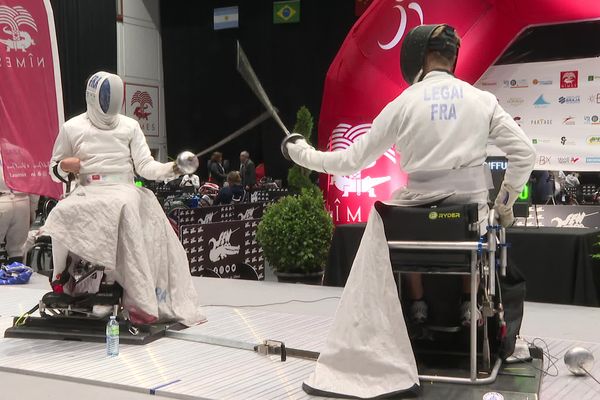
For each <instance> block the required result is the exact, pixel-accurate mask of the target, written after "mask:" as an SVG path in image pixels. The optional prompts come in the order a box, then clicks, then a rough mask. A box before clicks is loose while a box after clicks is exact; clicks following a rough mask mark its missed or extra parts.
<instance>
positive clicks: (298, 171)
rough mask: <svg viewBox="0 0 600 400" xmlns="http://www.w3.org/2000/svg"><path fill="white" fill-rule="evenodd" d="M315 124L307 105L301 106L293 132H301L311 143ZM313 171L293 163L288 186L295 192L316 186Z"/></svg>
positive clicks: (289, 172) (289, 171)
mask: <svg viewBox="0 0 600 400" xmlns="http://www.w3.org/2000/svg"><path fill="white" fill-rule="evenodd" d="M313 126H314V122H313V117H312V115H311V113H310V111H309V110H308V108H306V107H305V106H302V107H300V109H299V110H298V112H297V113H296V125H294V130H293V132H295V133H299V134H301V135H302V136H304V139H305V140H306V141H307V142H308V144H311V136H312V130H313ZM311 173H312V171H311V170H309V169H306V168H304V167H301V166H300V165H297V164H294V165H292V167H291V168H290V169H289V170H288V177H287V182H288V188H289V189H290V190H291V191H292V192H294V193H300V191H301V190H302V188H305V187H314V186H315V184H314V183H313V181H312V180H311V177H310V175H311Z"/></svg>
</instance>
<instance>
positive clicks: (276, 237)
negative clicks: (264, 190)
mask: <svg viewBox="0 0 600 400" xmlns="http://www.w3.org/2000/svg"><path fill="white" fill-rule="evenodd" d="M332 234H333V222H332V220H331V216H330V215H329V213H328V212H327V211H326V210H325V206H324V201H323V194H322V193H321V191H320V190H319V189H318V188H317V187H316V186H314V185H313V187H312V188H304V189H302V191H301V193H300V194H299V195H297V196H286V197H284V198H282V199H281V200H279V201H278V202H276V203H274V204H272V205H270V206H269V207H268V208H267V210H266V211H265V214H264V215H263V217H262V220H261V222H260V224H259V225H258V232H257V234H256V238H257V240H258V242H259V243H260V245H261V246H262V248H263V251H264V254H265V257H266V259H267V261H269V264H270V265H271V267H272V268H273V269H274V270H275V271H276V272H288V273H306V274H308V273H312V272H318V271H322V270H323V268H324V267H325V263H326V261H327V255H328V252H329V246H330V244H331V236H332Z"/></svg>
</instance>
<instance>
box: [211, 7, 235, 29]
mask: <svg viewBox="0 0 600 400" xmlns="http://www.w3.org/2000/svg"><path fill="white" fill-rule="evenodd" d="M238 22H239V18H238V7H237V6H234V7H222V8H215V9H214V12H213V23H214V27H215V31H217V30H219V29H230V28H237V27H238Z"/></svg>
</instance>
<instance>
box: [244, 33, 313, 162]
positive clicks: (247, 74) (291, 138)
mask: <svg viewBox="0 0 600 400" xmlns="http://www.w3.org/2000/svg"><path fill="white" fill-rule="evenodd" d="M237 70H238V72H239V73H240V75H241V76H242V78H244V80H245V81H246V83H247V84H248V86H250V89H251V90H252V92H254V94H255V95H256V97H257V98H258V100H260V102H261V103H262V104H263V105H264V106H265V108H266V109H267V111H268V112H269V114H270V115H271V117H273V119H274V120H275V122H277V125H279V127H280V128H281V130H282V131H283V133H285V138H284V139H283V141H282V142H281V152H282V153H283V156H284V157H285V158H286V159H287V160H290V156H289V154H288V152H287V147H286V145H287V144H288V143H294V142H296V141H297V140H299V139H304V136H302V135H301V134H299V133H290V131H289V130H288V129H287V128H286V127H285V125H284V124H283V122H282V121H281V118H279V114H278V113H277V109H276V108H275V107H273V104H271V100H269V96H267V93H266V92H265V90H264V89H263V87H262V85H261V84H260V81H259V80H258V77H257V76H256V74H255V73H254V69H252V65H250V61H248V57H246V53H245V52H244V49H242V45H240V42H239V41H238V42H237Z"/></svg>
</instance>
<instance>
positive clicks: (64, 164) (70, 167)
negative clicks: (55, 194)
mask: <svg viewBox="0 0 600 400" xmlns="http://www.w3.org/2000/svg"><path fill="white" fill-rule="evenodd" d="M80 168H81V162H80V161H79V158H77V157H67V158H65V159H64V160H62V161H61V162H60V169H62V170H63V171H65V172H68V173H70V174H78V173H79V169H80Z"/></svg>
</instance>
